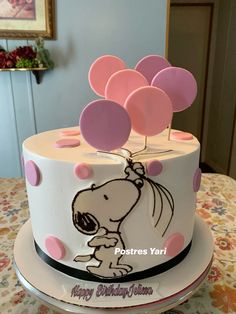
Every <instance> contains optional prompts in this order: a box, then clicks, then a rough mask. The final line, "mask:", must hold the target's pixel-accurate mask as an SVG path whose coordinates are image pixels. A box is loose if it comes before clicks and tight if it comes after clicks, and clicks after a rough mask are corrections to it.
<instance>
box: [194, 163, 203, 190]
mask: <svg viewBox="0 0 236 314" xmlns="http://www.w3.org/2000/svg"><path fill="white" fill-rule="evenodd" d="M201 178H202V171H201V169H200V168H197V170H196V171H195V173H194V176H193V191H194V192H198V191H199V189H200V185H201Z"/></svg>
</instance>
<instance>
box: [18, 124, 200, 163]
mask: <svg viewBox="0 0 236 314" xmlns="http://www.w3.org/2000/svg"><path fill="white" fill-rule="evenodd" d="M78 133H79V127H72V128H64V129H56V130H51V131H46V132H43V133H39V134H36V135H33V136H31V137H29V138H28V139H26V140H25V141H24V143H23V148H24V150H25V151H26V152H27V151H28V152H29V153H33V154H35V155H39V156H41V157H42V158H48V159H51V160H58V161H67V162H71V163H79V162H87V163H91V164H116V163H120V162H121V161H122V157H120V156H119V155H123V156H124V157H128V154H129V153H128V152H127V150H128V151H130V152H131V153H132V154H134V156H133V159H134V160H135V161H140V162H145V161H148V160H150V159H158V160H168V159H172V158H177V157H181V156H184V155H188V154H191V153H193V152H195V151H196V150H198V149H200V144H199V142H198V140H197V138H196V137H194V136H192V135H191V134H189V133H184V132H180V131H175V130H172V131H171V139H170V140H168V129H166V130H165V131H163V132H162V133H160V134H158V135H156V136H152V137H148V139H147V149H146V150H145V151H143V152H139V153H137V154H135V153H136V152H138V151H140V150H142V149H143V148H144V140H145V137H144V136H140V135H138V134H136V133H134V132H132V133H131V135H130V137H129V140H128V142H127V143H126V144H125V145H124V147H123V148H124V150H122V149H120V150H116V151H112V152H104V153H101V152H98V151H96V149H95V148H93V147H91V146H90V145H89V144H87V142H86V141H85V140H84V139H83V137H82V135H80V134H78ZM176 135H177V136H176ZM176 138H177V139H176ZM178 138H183V139H178ZM189 138H190V139H189ZM115 154H118V155H115Z"/></svg>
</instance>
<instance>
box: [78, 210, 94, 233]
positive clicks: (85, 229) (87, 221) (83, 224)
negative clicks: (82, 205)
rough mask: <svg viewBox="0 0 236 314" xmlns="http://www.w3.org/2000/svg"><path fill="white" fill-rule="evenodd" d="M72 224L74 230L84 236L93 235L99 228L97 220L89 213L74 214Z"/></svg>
mask: <svg viewBox="0 0 236 314" xmlns="http://www.w3.org/2000/svg"><path fill="white" fill-rule="evenodd" d="M73 223H74V226H75V227H76V229H77V230H79V231H80V232H82V233H84V234H95V233H96V232H97V231H98V229H99V227H100V224H99V222H98V221H97V219H96V218H95V217H94V216H93V215H91V214H89V213H83V214H81V213H80V212H75V213H74V215H73Z"/></svg>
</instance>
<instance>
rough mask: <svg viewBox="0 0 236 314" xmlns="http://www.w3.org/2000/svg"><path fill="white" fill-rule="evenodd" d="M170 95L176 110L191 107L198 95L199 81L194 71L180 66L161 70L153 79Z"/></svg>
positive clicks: (154, 84) (157, 85)
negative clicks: (194, 75) (193, 73)
mask: <svg viewBox="0 0 236 314" xmlns="http://www.w3.org/2000/svg"><path fill="white" fill-rule="evenodd" d="M152 86H155V87H159V88H161V89H162V90H163V91H165V92H166V94H167V95H168V96H169V97H170V99H171V102H172V105H173V109H174V112H178V111H182V110H184V109H186V108H188V107H190V106H191V105H192V103H193V101H194V100H195V98H196V96H197V82H196V80H195V78H194V77H193V75H192V73H191V72H189V71H187V70H185V69H183V68H178V67H169V68H165V69H163V70H161V71H160V72H158V73H157V74H156V76H155V77H154V78H153V80H152Z"/></svg>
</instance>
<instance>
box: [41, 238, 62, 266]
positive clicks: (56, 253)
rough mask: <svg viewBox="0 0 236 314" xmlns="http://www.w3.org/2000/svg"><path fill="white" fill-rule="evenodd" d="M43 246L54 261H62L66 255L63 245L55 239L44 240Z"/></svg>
mask: <svg viewBox="0 0 236 314" xmlns="http://www.w3.org/2000/svg"><path fill="white" fill-rule="evenodd" d="M45 246H46V249H47V251H48V253H49V254H50V256H51V257H53V258H54V259H56V260H60V259H63V257H64V256H65V254H66V250H65V247H64V245H63V243H62V242H61V240H59V239H58V238H57V237H54V236H48V237H47V238H46V240H45Z"/></svg>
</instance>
